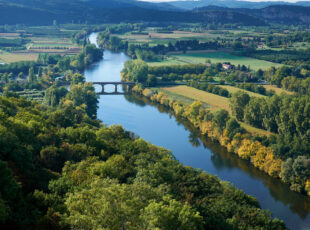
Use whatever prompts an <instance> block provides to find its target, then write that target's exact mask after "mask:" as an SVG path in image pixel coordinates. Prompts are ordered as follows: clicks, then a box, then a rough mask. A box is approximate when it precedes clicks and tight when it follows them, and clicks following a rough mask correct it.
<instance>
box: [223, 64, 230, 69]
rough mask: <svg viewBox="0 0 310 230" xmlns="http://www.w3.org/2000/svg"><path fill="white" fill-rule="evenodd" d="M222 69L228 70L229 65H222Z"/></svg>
mask: <svg viewBox="0 0 310 230" xmlns="http://www.w3.org/2000/svg"><path fill="white" fill-rule="evenodd" d="M222 68H223V69H225V70H230V68H231V65H229V64H222Z"/></svg>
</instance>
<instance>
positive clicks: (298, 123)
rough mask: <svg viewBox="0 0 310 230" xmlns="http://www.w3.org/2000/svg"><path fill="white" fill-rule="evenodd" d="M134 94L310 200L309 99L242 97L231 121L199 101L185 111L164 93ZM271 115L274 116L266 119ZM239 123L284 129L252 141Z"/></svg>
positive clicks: (234, 103)
mask: <svg viewBox="0 0 310 230" xmlns="http://www.w3.org/2000/svg"><path fill="white" fill-rule="evenodd" d="M133 90H134V92H137V93H139V94H143V95H144V96H146V97H148V98H149V99H150V100H151V101H154V102H157V103H160V104H162V105H165V106H167V107H169V108H171V109H173V111H174V113H175V115H176V116H181V117H183V118H186V119H187V120H189V121H190V122H191V123H192V124H193V125H194V126H195V127H197V128H199V129H200V130H201V132H202V134H204V135H207V136H208V137H210V138H213V139H215V140H217V141H219V142H220V144H221V145H222V146H225V147H226V148H227V150H228V151H229V152H232V153H235V154H237V155H238V156H239V157H240V158H242V159H246V160H248V161H250V162H251V163H252V164H253V165H254V166H255V167H257V168H259V169H260V170H262V171H264V172H266V173H268V174H269V175H270V176H273V177H278V178H280V179H281V180H282V181H283V182H285V183H289V184H290V188H291V189H292V190H294V191H297V192H301V193H307V194H308V195H310V171H309V167H310V156H309V152H310V151H309V146H310V145H309V138H308V136H307V135H308V131H307V130H309V124H308V123H309V117H310V116H309V111H308V107H309V105H308V103H309V102H308V101H307V100H308V99H305V98H301V99H299V100H301V101H300V102H298V98H294V97H290V98H286V96H281V97H280V96H273V97H271V98H266V99H264V98H250V97H249V96H248V95H247V94H246V93H243V92H242V91H239V92H237V93H235V94H233V95H232V97H231V99H230V100H231V107H232V112H233V115H234V116H230V115H229V114H228V112H227V111H226V110H219V111H216V112H211V111H210V110H208V109H206V108H205V107H204V106H203V104H202V103H201V102H199V101H196V102H194V103H193V104H191V105H185V104H183V103H181V102H180V101H176V100H174V99H173V98H171V97H169V96H168V95H166V94H164V93H162V92H159V93H157V92H153V93H149V92H148V91H143V89H142V88H139V87H138V86H136V87H135V88H134V89H133ZM281 100H284V102H283V103H281ZM306 101H307V102H306ZM264 102H265V104H264ZM260 105H264V106H265V108H263V107H260ZM255 106H256V107H255ZM285 108H288V109H286V110H285ZM305 108H307V109H305ZM309 108H310V107H309ZM266 110H267V111H268V112H266V114H262V113H263V112H265V111H266ZM293 111H295V112H293ZM296 111H300V113H298V112H296ZM298 119H299V120H298ZM238 120H239V121H245V122H246V123H248V124H250V125H253V126H255V124H258V123H259V122H261V121H262V122H263V124H260V125H266V126H268V127H269V130H270V131H275V130H276V129H278V131H277V133H278V134H277V135H271V136H270V137H267V136H261V135H252V134H250V133H248V132H247V131H246V130H245V129H244V128H242V126H241V125H240V123H239V122H238ZM256 122H258V123H256ZM255 127H258V128H260V127H261V126H255ZM290 129H291V130H290ZM301 129H302V131H301Z"/></svg>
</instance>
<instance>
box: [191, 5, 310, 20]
mask: <svg viewBox="0 0 310 230" xmlns="http://www.w3.org/2000/svg"><path fill="white" fill-rule="evenodd" d="M193 11H194V12H197V13H202V12H204V13H206V14H208V13H210V12H214V11H216V12H238V13H242V14H246V15H250V16H253V17H256V18H260V19H264V20H265V21H266V22H267V23H271V22H272V23H280V24H305V25H310V7H303V6H291V5H273V6H268V7H265V8H262V9H247V8H226V7H219V6H207V7H201V8H196V9H194V10H193Z"/></svg>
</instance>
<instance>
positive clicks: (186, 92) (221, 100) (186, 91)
mask: <svg viewBox="0 0 310 230" xmlns="http://www.w3.org/2000/svg"><path fill="white" fill-rule="evenodd" d="M161 90H162V91H163V92H165V93H167V94H168V95H170V96H174V95H176V96H181V97H185V98H190V99H191V100H193V101H195V100H199V101H201V102H203V103H205V104H207V105H209V107H210V110H212V111H216V110H219V109H225V110H226V111H228V112H229V113H230V114H231V110H230V108H229V99H228V98H225V97H221V96H218V95H215V94H212V93H208V92H205V91H202V90H198V89H195V88H192V87H188V86H176V87H167V88H161ZM181 101H182V102H183V100H182V98H181ZM240 124H241V126H242V127H243V128H245V129H246V130H247V131H248V132H250V133H252V134H259V135H267V136H269V135H270V132H268V131H265V130H263V129H258V128H255V127H252V126H250V125H247V124H245V123H243V122H241V123H240Z"/></svg>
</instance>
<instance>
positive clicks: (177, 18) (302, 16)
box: [0, 0, 310, 26]
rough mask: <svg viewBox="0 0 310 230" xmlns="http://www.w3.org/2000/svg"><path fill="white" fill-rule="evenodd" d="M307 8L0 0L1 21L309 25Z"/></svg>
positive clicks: (101, 0)
mask: <svg viewBox="0 0 310 230" xmlns="http://www.w3.org/2000/svg"><path fill="white" fill-rule="evenodd" d="M309 9H310V7H302V6H287V5H275V6H269V7H266V8H262V9H248V8H223V7H217V6H216V7H214V6H213V7H211V6H208V7H202V8H196V9H194V10H191V11H182V10H179V9H178V8H176V7H174V6H171V5H170V4H166V3H147V2H140V1H136V0H67V1H62V0H46V1H43V0H29V1H28V0H0V14H1V16H2V17H1V23H2V24H9V25H12V24H25V25H51V24H52V23H53V21H54V20H56V21H57V23H71V22H72V21H73V22H75V23H86V22H87V23H92V24H95V23H98V24H99V23H119V22H187V23H222V24H227V23H235V24H239V25H247V26H262V25H266V24H268V23H270V22H277V23H283V24H287V23H289V24H306V25H309V24H310V16H309V15H310V10H309ZM13 15H14V16H13Z"/></svg>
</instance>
